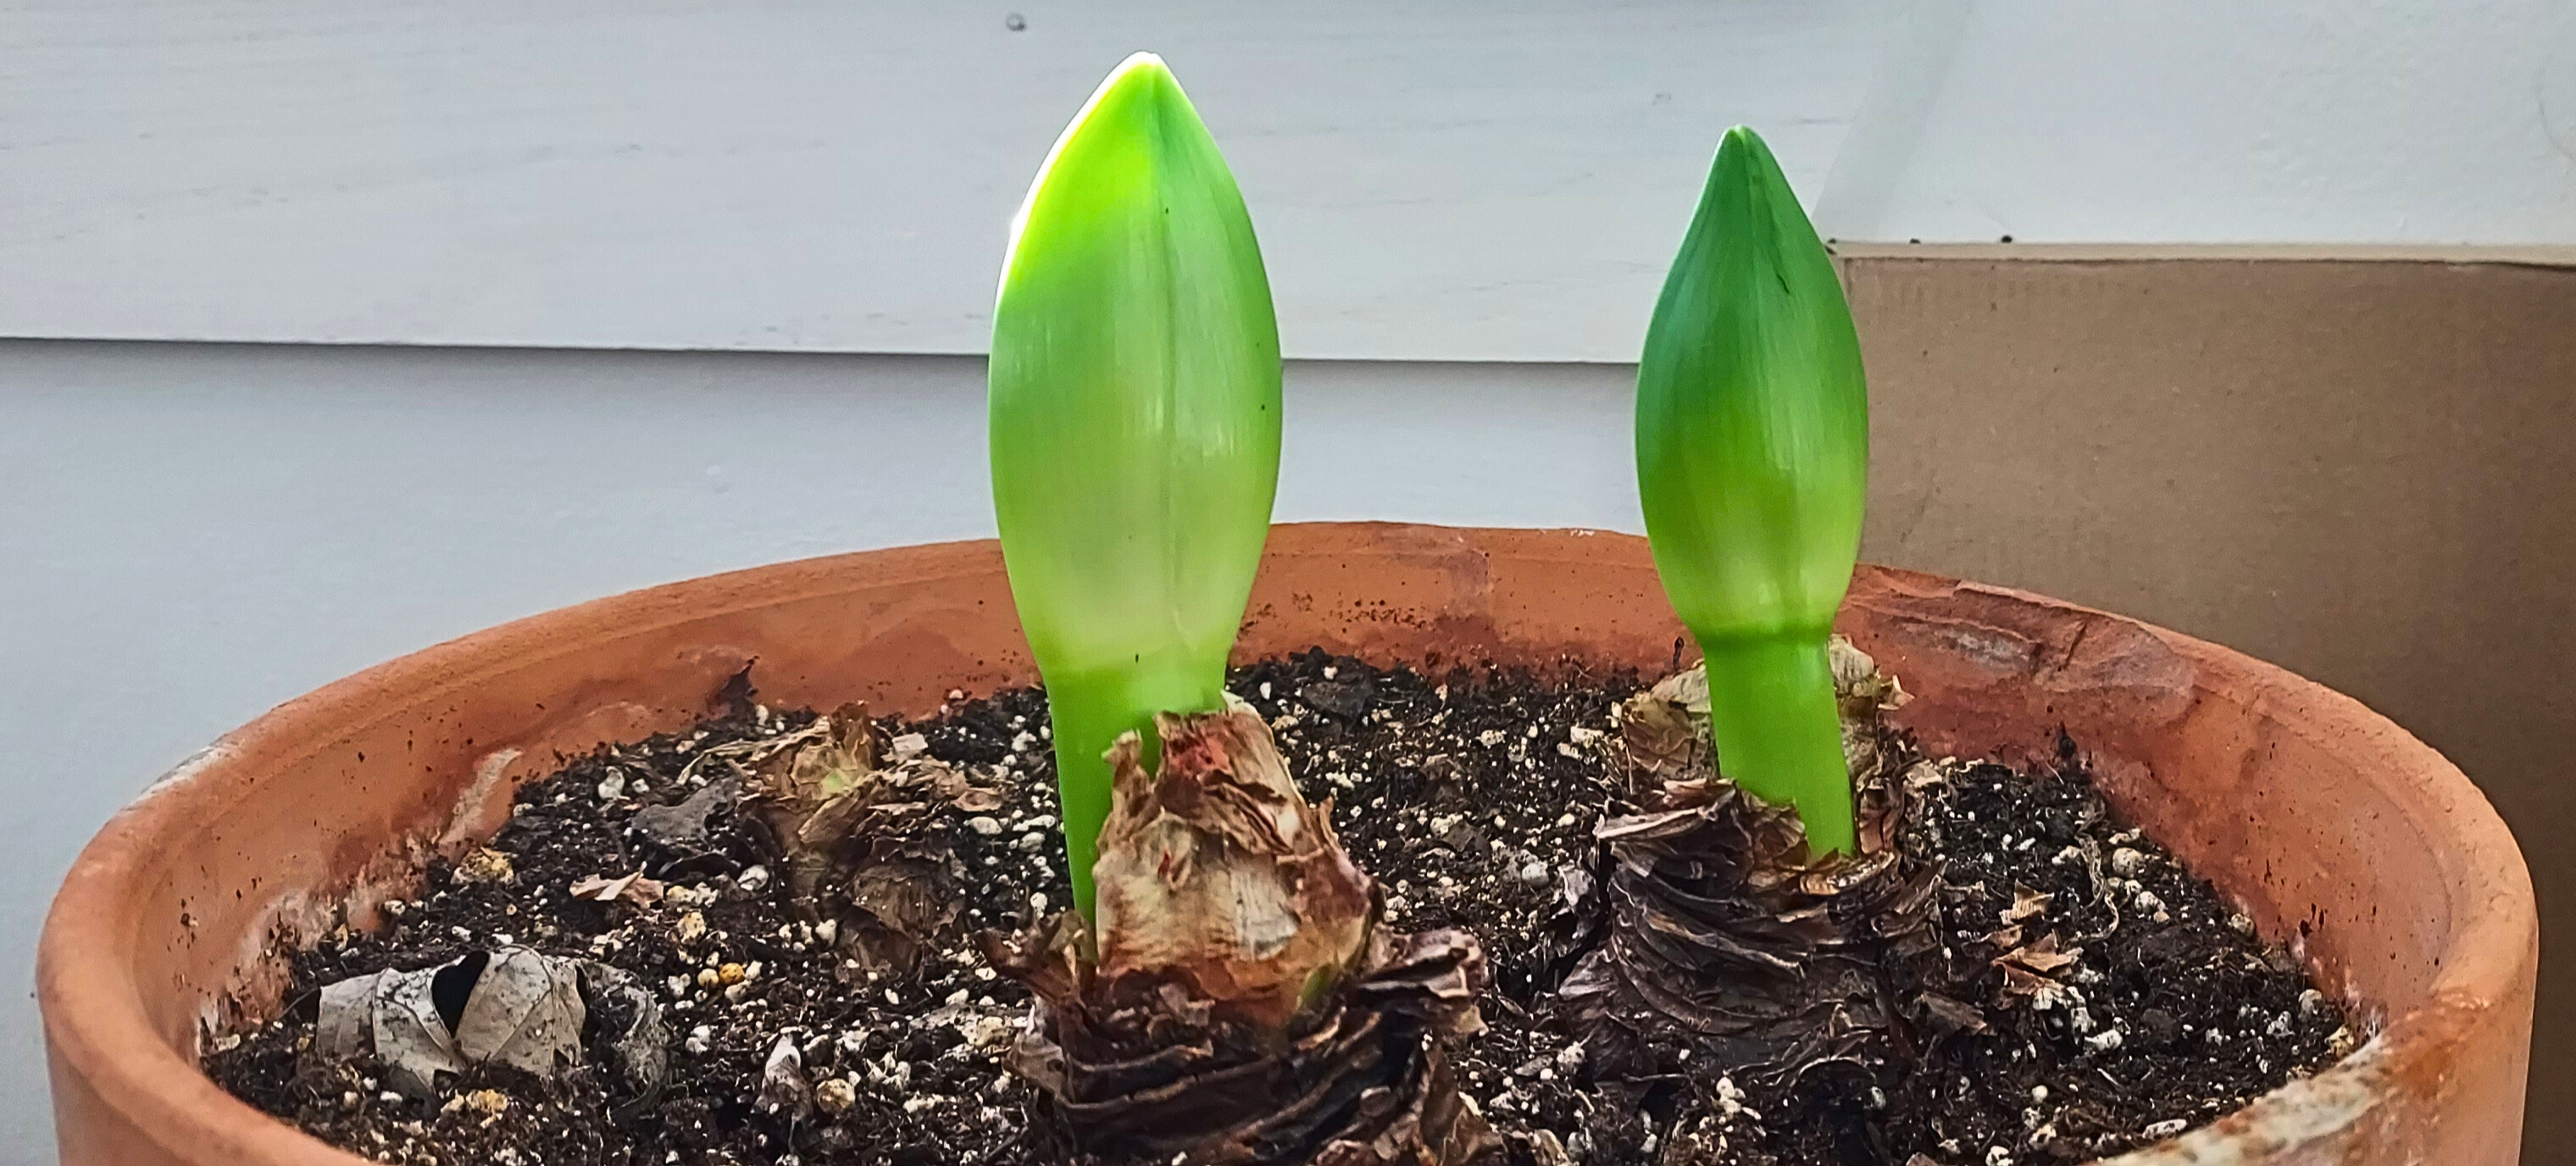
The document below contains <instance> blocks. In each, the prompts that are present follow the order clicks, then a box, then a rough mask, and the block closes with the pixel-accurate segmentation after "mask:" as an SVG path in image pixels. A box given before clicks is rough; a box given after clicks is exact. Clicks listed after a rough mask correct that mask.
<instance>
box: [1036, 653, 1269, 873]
mask: <svg viewBox="0 0 2576 1166" xmlns="http://www.w3.org/2000/svg"><path fill="white" fill-rule="evenodd" d="M1046 690H1047V706H1048V711H1049V715H1050V718H1051V720H1052V721H1053V725H1054V732H1055V773H1056V789H1057V790H1058V792H1059V793H1060V794H1061V795H1062V798H1063V802H1064V806H1063V809H1064V849H1065V862H1066V864H1067V865H1066V873H1067V874H1068V875H1070V876H1072V879H1073V902H1074V906H1076V907H1078V908H1080V909H1081V911H1082V917H1083V918H1084V919H1093V918H1096V916H1095V915H1094V914H1093V910H1092V904H1093V902H1094V898H1095V896H1094V893H1093V891H1092V885H1091V867H1092V863H1093V862H1094V861H1096V860H1097V858H1098V851H1097V846H1098V844H1099V841H1100V825H1101V823H1103V822H1105V821H1107V820H1108V819H1109V787H1110V771H1109V761H1108V759H1107V757H1106V756H1105V755H1106V754H1107V753H1108V752H1109V746H1110V745H1112V744H1114V743H1116V741H1117V740H1118V737H1119V735H1120V734H1122V733H1128V732H1133V733H1135V734H1137V735H1138V736H1139V737H1141V738H1143V742H1144V746H1145V749H1144V761H1145V765H1146V768H1148V769H1149V770H1150V769H1151V768H1152V767H1153V766H1155V765H1156V764H1158V763H1160V761H1161V760H1162V750H1163V742H1162V739H1161V738H1160V737H1158V736H1156V735H1155V733H1154V714H1155V713H1199V712H1215V711H1217V710H1219V709H1222V708H1224V707H1225V664H1224V661H1222V660H1219V661H1218V662H1217V665H1216V667H1214V668H1206V667H1201V666H1198V665H1196V664H1181V663H1169V662H1167V663H1162V664H1160V665H1157V664H1156V662H1153V661H1145V662H1140V663H1138V664H1136V665H1134V666H1132V667H1128V668H1122V669H1114V670H1109V671H1103V672H1090V673H1068V674H1064V675H1056V674H1053V673H1050V674H1048V675H1047V677H1046Z"/></svg>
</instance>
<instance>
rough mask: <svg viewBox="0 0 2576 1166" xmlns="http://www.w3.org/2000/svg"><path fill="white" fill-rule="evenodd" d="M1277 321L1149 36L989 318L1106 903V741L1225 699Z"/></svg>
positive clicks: (1006, 273) (1051, 171)
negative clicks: (1101, 849)
mask: <svg viewBox="0 0 2576 1166" xmlns="http://www.w3.org/2000/svg"><path fill="white" fill-rule="evenodd" d="M1279 376H1280V368H1279V330H1278V324H1277V322H1276V320H1275V318H1274V317H1273V315H1272V313H1271V306H1270V284H1269V280H1268V278H1267V276H1266V275H1265V274H1264V272H1263V269H1262V265H1261V249H1260V246H1259V244H1258V243H1256V242H1255V241H1254V238H1253V233H1252V220H1251V217H1250V216H1249V215H1248V214H1247V213H1246V212H1245V210H1244V206H1243V198H1242V195H1241V193H1240V192H1239V191H1237V190H1236V188H1235V183H1234V176H1233V174H1232V173H1231V172H1230V171H1229V170H1227V168H1226V164H1225V159H1224V158H1223V157H1222V156H1221V155H1220V154H1219V153H1218V152H1217V148H1216V143H1215V142H1214V141H1213V140H1212V139H1210V138H1209V136H1208V132H1207V128H1206V127H1205V126H1204V125H1202V124H1201V123H1200V121H1199V118H1198V113H1197V112H1196V110H1194V109H1193V108H1192V107H1191V105H1190V101H1189V98H1188V97H1187V96H1185V95H1184V94H1183V93H1182V92H1181V87H1180V83H1179V82H1177V81H1175V80H1174V79H1173V77H1172V74H1171V73H1170V71H1169V70H1167V69H1165V68H1164V67H1163V63H1162V61H1161V60H1160V59H1158V58H1156V57H1154V56H1153V55H1151V54H1148V53H1138V54H1136V55H1135V56H1132V57H1129V58H1128V59H1127V60H1126V62H1125V63H1123V64H1121V65H1119V66H1118V68H1117V70H1116V71H1115V72H1113V73H1111V74H1110V75H1109V78H1108V80H1106V81H1104V82H1102V83H1101V85H1100V88H1099V89H1098V91H1096V92H1094V93H1093V94H1092V95H1091V100H1090V101H1089V102H1088V103H1086V104H1085V105H1084V106H1083V107H1082V111H1081V112H1080V113H1079V114H1077V115H1075V117H1074V119H1073V123H1072V124H1071V125H1069V126H1067V127H1066V129H1065V131H1064V135H1063V136H1062V137H1061V138H1059V139H1058V140H1057V141H1056V144H1055V148H1054V149H1053V150H1051V151H1050V152H1049V153H1048V155H1047V158H1046V161H1045V163H1044V164H1043V165H1042V166H1040V168H1039V170H1038V175H1037V180H1036V182H1035V183H1033V184H1032V185H1031V186H1030V188H1029V193H1028V198H1027V201H1026V202H1025V203H1024V204H1022V206H1021V208H1020V212H1019V215H1018V218H1017V219H1016V220H1015V221H1014V223H1013V226H1012V233H1011V242H1010V249H1009V252H1008V253H1007V255H1006V256H1005V258H1004V260H1003V266H1002V283H1001V290H1000V294H999V298H998V302H997V303H996V305H995V308H994V313H993V346H992V366H991V395H990V398H989V423H990V426H991V450H992V468H993V506H994V514H995V517H996V518H997V519H998V520H999V523H1000V527H1001V535H1002V552H1003V556H1004V558H1005V560H1006V561H1007V563H1008V566H1009V570H1010V579H1011V596H1012V599H1013V600H1014V602H1015V603H1016V604H1017V606H1018V608H1019V614H1020V622H1021V625H1022V626H1023V628H1024V629H1025V630H1026V631H1027V634H1028V640H1029V648H1030V650H1031V652H1032V653H1033V654H1034V655H1035V656H1036V658H1037V663H1038V669H1039V671H1040V673H1041V674H1042V675H1043V677H1044V679H1045V682H1046V688H1047V697H1048V701H1049V703H1050V706H1051V708H1052V715H1053V733H1054V746H1055V758H1056V773H1057V781H1058V785H1059V788H1060V789H1061V791H1062V794H1063V810H1064V836H1065V849H1066V855H1067V859H1068V861H1069V863H1070V866H1071V872H1070V873H1071V875H1072V879H1073V888H1074V899H1075V902H1076V905H1077V906H1078V907H1079V908H1080V909H1081V911H1082V913H1083V915H1084V916H1085V917H1086V918H1088V917H1090V916H1091V915H1092V912H1093V900H1094V896H1093V891H1092V864H1093V860H1094V846H1095V844H1096V842H1097V840H1098V837H1099V833H1100V826H1101V822H1102V820H1103V819H1104V818H1105V817H1106V816H1107V814H1108V812H1109V794H1110V769H1109V765H1108V763H1107V762H1106V761H1105V760H1103V754H1104V753H1105V752H1107V750H1108V749H1109V746H1110V744H1111V743H1112V742H1114V741H1116V740H1117V738H1118V737H1119V736H1120V735H1121V734H1123V733H1127V732H1130V731H1133V732H1136V733H1138V734H1139V735H1140V736H1141V737H1142V739H1143V742H1144V745H1145V748H1146V749H1147V750H1148V751H1149V755H1148V757H1147V758H1146V763H1147V764H1148V765H1151V764H1154V762H1155V758H1154V757H1153V756H1151V755H1150V751H1153V750H1156V749H1157V748H1158V746H1159V741H1158V739H1157V737H1156V735H1155V732H1154V729H1153V725H1152V719H1153V715H1154V714H1155V713H1157V712H1206V711H1214V710H1217V709H1220V708H1222V707H1223V706H1224V700H1225V688H1224V683H1225V665H1226V657H1227V654H1228V653H1229V651H1230V650H1231V649H1232V647H1233V644H1234V636H1235V630H1236V628H1237V626H1238V625H1239V624H1240V623H1241V622H1242V619H1243V608H1244V604H1245V602H1246V601H1247V600H1248V599H1249V597H1250V595H1251V591H1252V576H1253V571H1254V569H1255V568H1256V567H1257V566H1258V565H1259V562H1260V558H1261V548H1262V544H1263V542H1264V541H1265V540H1266V539H1267V537H1268V535H1269V529H1270V505H1271V499H1272V495H1273V493H1274V492H1275V490H1276V487H1277V484H1278V477H1279V421H1280V393H1279Z"/></svg>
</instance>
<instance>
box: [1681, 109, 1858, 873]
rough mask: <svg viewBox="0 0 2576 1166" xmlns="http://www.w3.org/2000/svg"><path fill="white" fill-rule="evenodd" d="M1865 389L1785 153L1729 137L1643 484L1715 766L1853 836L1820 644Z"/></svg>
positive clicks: (1699, 220) (1696, 234)
mask: <svg viewBox="0 0 2576 1166" xmlns="http://www.w3.org/2000/svg"><path fill="white" fill-rule="evenodd" d="M1868 478H1869V395H1868V391H1867V388H1866V385H1865V383H1864V381H1863V378H1862V373H1861V360H1860V342H1859V339H1858V337H1857V335H1856V334H1855V333H1854V331H1853V329H1852V319H1851V309H1850V307H1849V305H1847V304H1846V303H1845V302H1844V299H1843V292H1842V283H1841V281H1840V279H1839V278H1838V277H1837V275H1836V273H1835V270H1834V265H1833V260H1832V258H1831V257H1830V256H1829V255H1828V254H1827V253H1826V251H1825V246H1824V243H1823V241H1822V240H1820V239H1818V238H1817V237H1816V230H1815V227H1814V226H1812V225H1811V224H1809V223H1808V221H1807V216H1806V214H1805V212H1803V211H1802V210H1800V209H1799V206H1798V200H1797V196H1796V195H1795V194H1793V193H1792V192H1791V191H1790V189H1789V182H1788V179H1787V177H1786V176H1784V175H1782V174H1781V172H1780V166H1779V163H1778V162H1776V161H1774V160H1773V159H1772V157H1771V151H1770V149H1769V148H1768V147H1766V146H1765V145H1763V143H1762V139H1761V138H1760V137H1758V136H1756V135H1755V134H1754V132H1753V131H1752V130H1750V129H1747V128H1745V127H1742V126H1737V127H1735V128H1734V129H1731V130H1728V131H1727V133H1726V137H1725V140H1724V141H1723V142H1722V143H1721V144H1720V146H1719V147H1718V151H1717V160H1716V162H1715V164H1714V165H1713V166H1712V167H1711V168H1710V172H1709V178H1708V185H1707V188H1706V189H1705V191H1704V192H1703V193H1702V194H1701V195H1700V202H1699V209H1698V212H1697V213H1696V214H1695V215H1694V216H1693V218H1692V220H1691V225H1690V231H1689V233H1688V234H1687V235H1686V236H1685V237H1684V238H1683V240H1682V247H1681V254H1680V255H1679V256H1678V257H1677V258H1676V259H1675V260H1674V261H1673V267H1672V272H1671V274H1670V275H1669V276H1667V277H1666V279H1665V281H1664V290H1663V296H1662V298H1661V300H1659V301H1658V302H1657V303H1656V305H1655V315H1654V321H1653V323H1652V325H1651V326H1649V328H1648V329H1647V333H1646V348H1645V353H1644V355H1643V357H1642V358H1641V359H1640V360H1639V362H1638V368H1637V484H1638V488H1639V492H1640V494H1641V495H1642V497H1643V500H1644V503H1645V515H1646V531H1647V537H1648V539H1649V540H1650V541H1651V542H1652V543H1653V546H1654V552H1655V568H1656V571H1657V573H1658V574H1660V575H1661V577H1662V579H1663V584H1664V593H1665V595H1666V596H1667V597H1669V598H1670V599H1671V601H1672V605H1673V609H1674V611H1675V612H1677V613H1678V614H1679V615H1680V616H1681V619H1682V623H1683V624H1684V625H1685V626H1687V627H1688V628H1689V629H1690V631H1691V634H1692V636H1693V637H1694V638H1696V639H1697V640H1698V641H1699V646H1700V651H1701V652H1702V653H1703V655H1704V656H1705V657H1706V660H1707V664H1708V691H1709V706H1710V709H1709V728H1710V733H1711V736H1712V737H1713V739H1714V744H1715V747H1716V751H1717V758H1718V763H1719V766H1720V770H1721V772H1723V773H1724V774H1725V775H1726V776H1727V777H1729V778H1730V779H1732V780H1734V781H1735V782H1736V783H1737V784H1739V785H1741V786H1743V787H1744V788H1745V789H1746V790H1747V791H1749V792H1751V793H1753V794H1755V795H1756V796H1759V797H1762V798H1764V799H1766V800H1769V801H1773V802H1785V803H1791V804H1794V805H1795V806H1796V807H1797V810H1798V814H1799V817H1800V819H1801V820H1803V821H1804V822H1805V824H1806V829H1807V838H1808V842H1809V845H1810V847H1811V848H1812V849H1814V850H1815V851H1817V852H1819V853H1821V852H1823V851H1828V850H1832V851H1842V852H1845V853H1849V852H1850V851H1852V850H1853V848H1854V845H1855V838H1854V832H1853V806H1852V781H1851V772H1850V769H1849V767H1848V766H1847V764H1846V763H1845V761H1844V759H1843V751H1842V738H1841V728H1840V724H1839V722H1838V720H1837V717H1836V712H1835V705H1834V687H1833V672H1832V669H1831V667H1830V666H1829V665H1828V663H1827V659H1826V649H1825V641H1826V637H1827V635H1828V634H1829V633H1830V631H1831V628H1832V624H1833V617H1834V610H1835V608H1837V607H1839V606H1840V605H1841V603H1842V598H1843V594H1844V592H1845V591H1846V590H1848V589H1849V587H1850V585H1851V575H1852V568H1853V566H1854V565H1855V562H1856V560H1857V558H1858V556H1859V551H1860V531H1861V507H1862V502H1863V497H1864V495H1865V493H1866V492H1867V486H1868Z"/></svg>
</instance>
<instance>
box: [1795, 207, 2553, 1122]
mask: <svg viewBox="0 0 2576 1166" xmlns="http://www.w3.org/2000/svg"><path fill="white" fill-rule="evenodd" d="M2569 258H2571V256H2570V255H2569V254H2567V253H2565V249H2549V248H2534V249H2513V250H2503V251H2498V250H2481V251H2462V252H2437V253H2431V254H2416V253H2400V254H2391V253H2380V252H2366V251H2307V250H2299V251H2281V250H2279V249H2266V250H2258V251H2246V250H2240V249H2175V248H2156V249H2056V248H1996V247H1976V248H1948V247H1923V248H1892V247H1870V248H1847V249H1845V252H1844V273H1845V282H1846V284H1847V286H1848V288H1849V290H1850V293H1851V298H1852V307H1853V310H1854V312H1855V313H1856V315H1857V316H1858V319H1859V324H1860V332H1861V337H1862V343H1863V347H1864V350H1865V356H1866V358H1867V360H1868V364H1869V372H1870V377H1871V403H1872V407H1873V409H1874V414H1873V418H1872V431H1871V432H1872V439H1873V441H1874V442H1875V447H1874V450H1873V464H1874V466H1875V473H1876V480H1875V482H1874V484H1873V486H1874V488H1873V492H1872V496H1871V514H1870V522H1869V529H1868V534H1867V537H1866V542H1865V545H1864V548H1863V549H1864V553H1865V555H1866V556H1867V557H1868V558H1870V559H1872V560H1874V561H1878V562H1885V563H1892V564H1897V565H1901V566H1908V567H1918V568H1922V569H1925V570H1930V571H1937V572H1942V573H1946V574H1955V575H1964V576H1968V577H1972V578H1977V579H1985V580H1991V581H1994V582H2000V583H2008V584H2015V585H2020V586H2025V587H2029V588H2032V589H2035V590H2038V591H2042V592H2046V593H2049V594H2052V595H2058V596H2063V597H2066V598H2069V599H2074V600H2078V601H2081V602H2084V603H2089V604H2093V605H2097V606H2101V607H2105V608H2109V609H2112V610H2115V611H2120V612H2124V613H2127V614H2131V615H2136V616H2139V617H2142V618H2145V619H2149V620H2152V621H2154V622H2157V623H2161V624H2165V625H2167V626H2170V627H2173V628H2176V629H2180V630H2183V631H2187V632H2191V633H2194V634H2197V635H2200V636H2204V637H2207V638H2209V639H2213V640H2216V641H2219V642H2221V643H2224V644H2227V645H2229V646H2231V647H2235V648H2238V649H2241V650H2243V651H2246V652H2249V653H2252V654H2254V655H2257V656H2261V657H2264V658H2266V659H2270V660H2273V661H2275V662H2278V663H2280V664H2283V665H2286V666H2288V667H2290V668H2292V669H2294V670H2296V671H2299V672H2301V673H2304V674H2306V675H2309V676H2311V677H2314V678H2316V679H2318V680H2320V681H2323V682H2325V683H2327V684H2329V685H2332V686H2334V687H2336V688H2340V689H2342V690H2344V691H2345V692H2347V693H2350V694H2352V695H2354V696H2356V697H2358V698H2360V699H2361V700H2363V701H2365V702H2367V703H2368V704H2370V705H2371V706H2373V707H2374V708H2377V709H2379V710H2380V711H2382V712H2384V713H2386V714H2387V715H2389V716H2390V717H2392V718H2394V719H2395V720H2397V721H2398V722H2399V723H2401V724H2404V725H2406V726H2407V727H2409V728H2410V729H2413V730H2414V731H2415V732H2416V733H2417V734H2418V735H2419V736H2421V737H2423V738H2424V739H2425V740H2426V741H2428V742H2430V743H2431V744H2433V745H2434V746H2435V747H2436V748H2439V749H2441V750H2442V751H2443V752H2444V753H2445V754H2447V755H2449V756H2450V757H2451V758H2452V759H2453V760H2455V761H2456V762H2458V763H2459V765H2460V766H2461V767H2462V768H2463V769H2465V770H2466V771H2467V772H2468V773H2469V775H2470V776H2471V777H2473V778H2475V779H2476V780H2477V781H2478V782H2479V784H2480V785H2481V786H2482V787H2483V788H2484V789H2485V790H2486V791H2487V794H2488V796H2489V797H2490V798H2491V799H2492V800H2493V801H2494V802H2495V804H2496V806H2497V808H2498V809H2499V810H2501V811H2502V812H2503V814H2504V816H2505V818H2506V820H2507V821H2508V822H2510V823H2511V824H2512V826H2513V829H2514V832H2515V834H2516V836H2517V837H2518V838H2519V839H2520V840H2521V842H2522V845H2523V849H2524V852H2525V854H2526V855H2527V856H2528V858H2529V861H2530V864H2531V868H2532V875H2533V878H2534V880H2535V882H2536V883H2537V885H2538V890H2539V896H2540V903H2541V912H2542V920H2543V922H2542V934H2543V936H2544V943H2543V947H2544V951H2545V953H2546V954H2545V955H2544V964H2543V970H2542V985H2541V1000H2540V1020H2539V1027H2538V1030H2537V1032H2536V1034H2535V1037H2534V1045H2535V1047H2534V1051H2533V1059H2532V1093H2531V1101H2530V1114H2531V1118H2530V1122H2529V1129H2528V1131H2527V1133H2526V1146H2527V1147H2530V1148H2531V1152H2530V1153H2529V1154H2528V1155H2527V1158H2528V1160H2530V1161H2535V1162H2538V1161H2549V1160H2554V1157H2555V1150H2554V1149H2548V1148H2550V1147H2559V1146H2564V1145H2566V1144H2567V1143H2569V1142H2570V1141H2576V956H2571V955H2570V953H2568V952H2567V951H2565V950H2563V949H2556V948H2555V944H2554V943H2553V942H2552V941H2553V940H2555V939H2556V938H2557V937H2559V936H2564V935H2570V934H2576V848H2569V847H2567V846H2564V845H2563V844H2561V843H2560V842H2559V839H2560V838H2561V837H2562V836H2563V835H2564V834H2566V833H2567V832H2568V831H2569V830H2571V829H2576V773H2571V769H2576V763H2571V761H2570V757H2571V751H2576V268H2571V267H2568V266H2565V265H2564V264H2565V262H2566V261H2567V260H2568V259H2569Z"/></svg>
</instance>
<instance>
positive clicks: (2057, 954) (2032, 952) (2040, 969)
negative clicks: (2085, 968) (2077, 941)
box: [1995, 932, 2084, 976]
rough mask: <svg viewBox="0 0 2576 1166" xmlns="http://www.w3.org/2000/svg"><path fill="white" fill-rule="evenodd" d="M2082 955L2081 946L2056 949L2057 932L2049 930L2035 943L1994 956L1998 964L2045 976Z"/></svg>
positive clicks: (2052, 973)
mask: <svg viewBox="0 0 2576 1166" xmlns="http://www.w3.org/2000/svg"><path fill="white" fill-rule="evenodd" d="M2083 955H2084V952H2083V950H2082V949H2081V948H2078V949H2074V950H2070V951H2059V950H2057V934H2056V933H2055V932H2051V933H2049V934H2047V935H2043V936H2041V937H2040V939H2039V942H2037V943H2034V944H2030V945H2028V946H2026V947H2017V948H2014V949H2012V950H2011V951H2008V952H2005V953H2004V954H2002V955H1999V956H1996V957H1995V962H1996V963H1998V964H2004V965H2009V966H2016V967H2020V968H2022V969H2024V970H2027V971H2032V972H2037V973H2039V974H2041V975H2043V976H2046V975H2054V974H2055V973H2056V972H2057V970H2058V969H2059V968H2063V967H2065V966H2067V965H2068V964H2072V963H2074V962H2075V961H2076V960H2078V959H2080V958H2082V957H2083Z"/></svg>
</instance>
